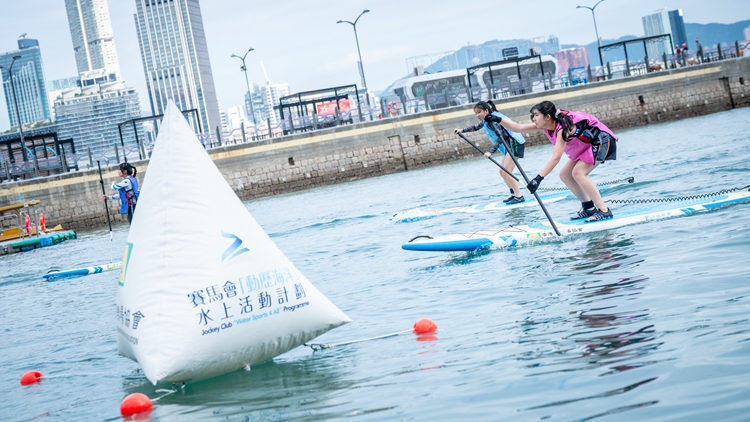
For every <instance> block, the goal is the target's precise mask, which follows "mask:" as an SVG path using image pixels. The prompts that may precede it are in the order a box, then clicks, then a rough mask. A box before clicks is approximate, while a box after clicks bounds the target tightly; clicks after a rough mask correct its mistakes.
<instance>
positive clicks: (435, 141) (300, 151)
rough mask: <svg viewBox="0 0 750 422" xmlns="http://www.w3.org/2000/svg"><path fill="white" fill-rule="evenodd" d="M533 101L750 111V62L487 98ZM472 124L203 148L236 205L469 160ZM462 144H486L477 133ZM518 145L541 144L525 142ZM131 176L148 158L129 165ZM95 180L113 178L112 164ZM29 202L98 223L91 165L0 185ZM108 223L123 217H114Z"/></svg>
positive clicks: (0, 201) (634, 121)
mask: <svg viewBox="0 0 750 422" xmlns="http://www.w3.org/2000/svg"><path fill="white" fill-rule="evenodd" d="M542 100H550V101H552V102H554V103H555V105H557V106H558V107H559V108H562V109H568V110H576V111H585V112H588V113H591V114H594V115H596V116H597V117H598V118H599V119H600V120H601V121H603V122H604V123H606V124H607V125H608V126H609V127H610V128H612V129H615V130H616V129H619V128H626V127H632V126H638V125H647V124H651V123H656V122H660V121H667V120H675V119H684V118H689V117H692V116H697V115H704V114H710V113H715V112H718V111H723V110H730V109H732V108H736V107H745V106H748V105H750V58H738V59H732V60H725V61H721V62H713V63H706V64H702V65H698V66H690V67H687V68H681V69H674V70H668V71H660V72H654V73H649V74H646V75H641V76H634V77H629V78H625V79H616V80H610V81H602V82H595V83H591V84H587V85H578V86H574V87H569V88H564V89H558V90H553V91H545V92H541V93H533V94H526V95H521V96H516V97H511V98H507V99H500V100H495V103H496V104H497V106H498V109H499V110H500V111H502V112H503V113H504V114H506V115H508V116H509V117H510V118H512V119H513V120H515V121H518V122H528V121H529V109H530V108H531V107H532V106H533V105H534V104H537V103H538V102H540V101H542ZM474 123H476V117H475V116H474V114H473V110H472V105H466V106H459V107H452V108H447V109H442V110H437V111H430V112H426V113H421V114H416V115H407V116H401V117H398V118H392V119H385V120H378V121H372V122H365V123H360V124H354V125H350V126H344V127H336V128H331V129H325V130H319V131H314V132H308V133H302V134H295V135H291V136H285V137H282V138H272V139H269V140H265V141H259V142H253V143H248V144H241V145H234V146H227V147H222V148H217V149H212V150H210V151H208V153H209V154H210V156H211V158H212V159H213V160H214V162H215V163H216V165H217V167H218V168H219V170H220V171H221V172H222V174H223V175H224V178H225V179H226V180H227V183H229V185H230V186H231V187H232V189H233V190H234V191H235V192H236V193H237V195H238V196H239V197H240V198H241V199H243V200H244V199H250V198H255V197H260V196H266V195H273V194H276V193H282V192H290V191H295V190H300V189H305V188H310V187H314V186H320V185H327V184H333V183H339V182H343V181H348V180H353V179H356V178H363V177H369V176H375V175H380V174H386V173H392V172H399V171H408V170H412V169H415V168H420V167H426V166H430V165H433V164H438V163H444V162H447V161H452V160H458V159H462V158H464V157H470V156H476V155H478V152H476V150H474V149H473V148H472V147H471V146H470V145H468V144H467V143H466V142H464V141H462V140H461V139H460V138H458V137H457V136H455V135H454V134H453V129H454V128H457V127H465V126H468V125H470V124H474ZM467 135H470V138H471V139H472V140H473V141H477V142H479V145H480V146H481V147H483V148H485V149H486V148H489V142H488V141H487V140H486V139H485V138H486V137H485V136H484V134H483V133H481V132H478V133H476V132H475V133H471V134H467ZM527 139H528V142H529V143H527V145H529V146H531V145H538V144H540V143H542V142H547V140H546V138H544V135H542V134H541V133H535V134H533V135H530V136H527ZM132 164H134V165H135V166H136V167H137V168H138V179H139V180H141V181H142V180H143V176H144V175H145V174H146V173H147V171H148V162H147V161H141V162H135V163H132ZM102 170H103V171H104V177H105V182H109V183H111V182H112V181H114V180H117V179H118V176H117V171H116V167H115V166H110V167H108V168H106V169H104V168H103V169H102ZM142 188H144V189H148V186H143V187H142ZM33 199H38V200H40V201H41V205H40V206H39V207H40V209H41V211H43V212H44V215H45V216H47V221H48V224H62V225H63V227H65V228H66V229H82V228H89V227H96V226H102V225H106V224H107V220H106V216H105V215H104V212H103V210H104V207H103V205H102V199H101V187H100V185H99V174H98V172H97V170H96V169H92V170H86V171H80V172H75V173H67V174H63V175H57V176H50V177H43V178H37V179H32V180H28V181H19V182H11V183H2V184H0V206H3V205H7V204H11V203H16V202H21V201H26V200H33ZM116 210H117V207H116V206H111V207H110V211H111V212H113V214H112V216H113V219H114V220H113V221H115V222H122V221H126V219H125V218H124V217H123V216H120V215H119V214H114V212H116Z"/></svg>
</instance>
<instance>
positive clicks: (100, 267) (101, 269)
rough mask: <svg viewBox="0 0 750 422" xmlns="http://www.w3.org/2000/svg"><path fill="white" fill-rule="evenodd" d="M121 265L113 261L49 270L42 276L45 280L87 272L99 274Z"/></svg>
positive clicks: (77, 275) (118, 267)
mask: <svg viewBox="0 0 750 422" xmlns="http://www.w3.org/2000/svg"><path fill="white" fill-rule="evenodd" d="M121 266H122V262H113V263H111V264H104V265H96V266H93V267H86V268H76V269H74V270H65V271H55V272H50V273H47V274H45V275H43V276H42V277H44V278H46V279H47V281H52V280H54V279H56V278H62V277H82V276H85V275H89V274H99V273H103V272H106V271H113V270H118V269H120V267H121Z"/></svg>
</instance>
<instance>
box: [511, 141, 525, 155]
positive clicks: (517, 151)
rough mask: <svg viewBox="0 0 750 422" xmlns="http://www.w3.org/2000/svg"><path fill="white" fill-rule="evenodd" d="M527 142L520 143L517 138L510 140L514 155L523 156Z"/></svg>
mask: <svg viewBox="0 0 750 422" xmlns="http://www.w3.org/2000/svg"><path fill="white" fill-rule="evenodd" d="M525 145H526V144H521V143H518V141H516V140H515V139H511V141H510V149H511V150H513V156H514V157H518V158H523V151H524V149H526V146H525Z"/></svg>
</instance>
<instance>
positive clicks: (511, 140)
mask: <svg viewBox="0 0 750 422" xmlns="http://www.w3.org/2000/svg"><path fill="white" fill-rule="evenodd" d="M474 114H476V116H477V119H479V123H477V124H476V125H474V126H468V127H465V128H463V129H455V130H454V131H453V132H454V133H456V134H457V133H459V132H460V133H466V132H474V131H477V130H479V129H484V133H485V134H486V135H487V137H488V138H490V141H491V142H492V148H490V149H489V150H488V151H486V152H485V153H484V156H485V157H486V158H490V156H491V155H492V154H494V153H495V151H498V150H500V153H501V154H502V155H503V160H502V163H501V165H502V166H503V167H504V168H505V169H507V170H508V171H509V172H511V173H512V172H513V169H514V168H515V164H514V163H513V158H511V157H510V155H509V154H515V156H516V157H518V158H522V157H523V148H524V146H523V144H524V143H525V142H526V139H524V137H523V135H521V134H518V133H514V132H511V131H509V130H506V129H505V128H502V127H500V132H501V134H502V135H503V138H504V139H505V140H506V141H507V142H508V145H510V147H511V148H512V149H513V151H506V150H505V146H504V145H503V141H502V140H501V139H499V138H498V137H497V134H496V133H495V131H494V130H493V129H492V127H491V126H490V124H491V123H489V122H487V121H485V117H486V116H488V115H491V114H492V115H496V116H497V117H498V118H499V119H502V120H503V121H511V120H509V119H508V117H507V116H505V115H504V114H502V113H500V112H499V111H497V108H496V107H495V104H494V103H493V102H492V101H487V102H485V101H480V102H478V103H477V105H475V106H474ZM499 171H500V177H502V178H503V181H504V182H505V184H506V185H507V186H508V188H509V189H510V196H509V197H508V198H507V199H504V200H503V202H505V203H506V204H509V205H510V204H518V203H521V202H524V201H525V200H526V199H525V198H524V197H523V195H521V188H520V187H519V186H518V181H517V180H516V179H514V178H512V177H510V175H508V174H507V173H505V172H504V171H503V170H502V169H500V170H499Z"/></svg>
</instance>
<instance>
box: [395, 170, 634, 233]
mask: <svg viewBox="0 0 750 422" xmlns="http://www.w3.org/2000/svg"><path fill="white" fill-rule="evenodd" d="M633 181H634V178H633V177H627V178H624V179H620V180H615V181H612V182H605V183H601V184H599V185H597V186H599V190H600V191H603V190H606V189H612V188H616V187H618V186H622V185H627V184H629V183H633ZM570 196H573V193H572V192H571V191H570V190H568V189H560V190H557V191H554V192H550V193H544V194H542V193H541V192H540V194H539V199H541V200H542V203H545V204H548V203H551V202H557V201H562V200H563V199H565V198H568V197H570ZM537 206H539V204H538V203H537V201H536V198H534V197H533V196H531V197H527V198H526V200H525V201H524V202H518V203H515V204H506V203H505V202H502V201H497V202H489V203H485V204H478V205H470V206H467V207H454V208H446V209H442V210H425V209H413V210H409V211H404V212H399V213H397V214H394V215H393V217H391V218H389V219H388V220H389V221H391V222H392V223H411V222H412V221H419V220H426V219H428V218H434V217H439V216H441V215H447V214H474V213H478V212H484V211H502V210H506V211H507V210H510V209H514V208H526V207H537Z"/></svg>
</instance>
